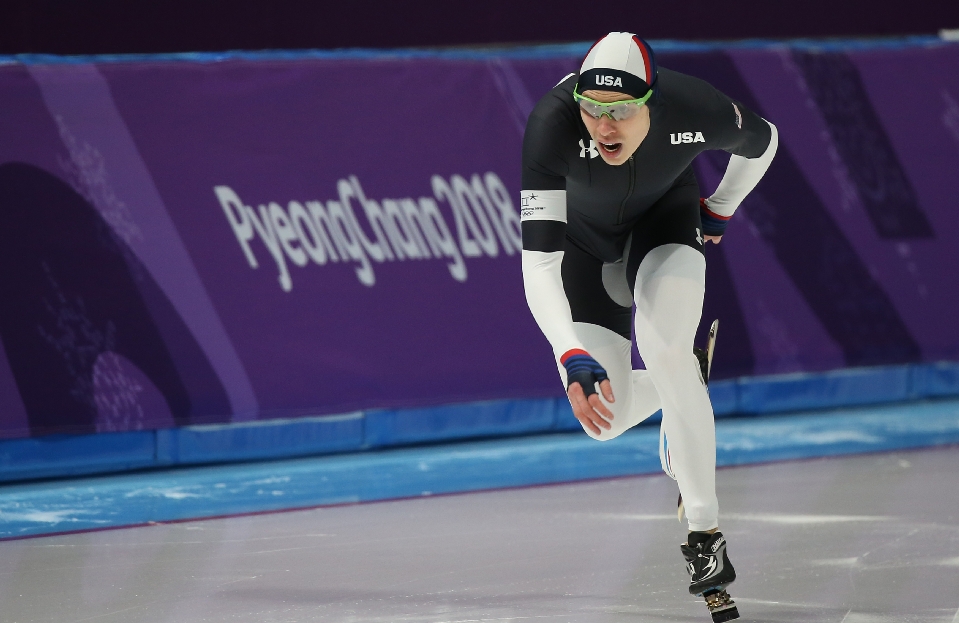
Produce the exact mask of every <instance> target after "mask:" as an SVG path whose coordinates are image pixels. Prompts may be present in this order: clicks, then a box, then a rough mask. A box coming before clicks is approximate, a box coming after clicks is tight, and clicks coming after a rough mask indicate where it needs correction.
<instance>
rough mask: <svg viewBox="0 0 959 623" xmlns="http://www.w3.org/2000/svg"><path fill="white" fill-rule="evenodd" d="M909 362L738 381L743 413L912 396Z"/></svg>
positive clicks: (856, 403)
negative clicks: (902, 364)
mask: <svg viewBox="0 0 959 623" xmlns="http://www.w3.org/2000/svg"><path fill="white" fill-rule="evenodd" d="M910 380H911V370H910V368H909V366H888V367H881V368H851V369H847V370H832V371H830V372H822V373H818V374H785V375H779V376H767V377H755V378H743V379H740V380H739V381H738V385H739V388H738V389H739V405H738V408H737V409H736V411H738V412H739V413H776V412H782V411H806V410H810V409H825V408H834V407H843V406H849V405H861V404H879V403H883V402H898V401H903V400H908V399H909V398H910V397H911V391H910Z"/></svg>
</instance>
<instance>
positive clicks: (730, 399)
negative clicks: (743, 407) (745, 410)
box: [709, 381, 739, 417]
mask: <svg viewBox="0 0 959 623" xmlns="http://www.w3.org/2000/svg"><path fill="white" fill-rule="evenodd" d="M709 400H710V402H712V403H713V413H715V414H716V416H717V417H721V416H724V415H729V414H731V413H736V412H737V411H738V410H739V385H738V384H737V383H736V381H710V383H709Z"/></svg>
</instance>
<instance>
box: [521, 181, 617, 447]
mask: <svg viewBox="0 0 959 623" xmlns="http://www.w3.org/2000/svg"><path fill="white" fill-rule="evenodd" d="M521 205H522V206H523V207H522V208H521V211H520V212H521V217H522V219H523V221H522V228H523V286H524V288H525V290H526V303H527V305H529V309H530V311H531V312H532V314H533V318H534V319H535V320H536V324H538V325H539V328H540V330H541V331H542V332H543V334H544V335H545V336H546V339H547V340H549V343H550V345H551V346H552V347H553V353H554V356H555V357H556V359H557V360H558V361H559V362H560V364H562V365H563V366H564V367H565V368H566V370H567V378H568V381H569V382H568V388H567V395H568V396H569V402H570V405H571V406H572V408H573V415H575V416H576V419H578V420H579V421H580V422H581V423H582V424H583V426H584V427H585V428H586V429H587V430H589V431H591V432H592V433H593V434H595V435H599V434H600V433H601V429H602V428H604V429H609V428H610V426H611V425H610V423H609V422H608V420H611V419H613V414H612V412H610V410H609V409H608V408H607V407H606V405H604V404H603V403H602V401H600V399H599V396H598V395H597V394H596V393H595V389H594V387H593V384H594V379H595V380H598V381H599V389H600V391H601V392H602V393H603V397H605V398H606V400H607V401H609V402H614V401H615V398H614V397H613V390H612V386H611V385H610V383H609V379H607V378H606V372H605V371H604V370H602V368H601V367H599V365H598V364H596V361H595V360H593V359H592V357H590V356H589V353H587V352H586V351H585V349H583V346H582V344H581V343H580V341H579V339H578V338H577V337H576V332H575V331H574V330H573V315H572V313H571V311H570V307H569V301H568V300H567V299H566V291H565V290H564V288H563V275H562V264H563V254H564V252H563V251H562V249H563V245H564V244H565V239H566V191H565V190H524V191H523V192H522V199H521ZM584 356H585V358H584ZM577 377H581V378H582V382H580V381H577V380H576V378H577ZM584 384H585V386H586V387H584Z"/></svg>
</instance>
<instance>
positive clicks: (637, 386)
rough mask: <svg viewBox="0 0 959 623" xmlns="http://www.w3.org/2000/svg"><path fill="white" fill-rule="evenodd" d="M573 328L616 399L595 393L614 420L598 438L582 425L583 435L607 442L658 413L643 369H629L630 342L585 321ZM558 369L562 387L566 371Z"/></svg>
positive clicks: (655, 394)
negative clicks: (603, 369) (597, 363)
mask: <svg viewBox="0 0 959 623" xmlns="http://www.w3.org/2000/svg"><path fill="white" fill-rule="evenodd" d="M573 328H574V330H575V331H576V337H577V338H579V340H580V342H582V344H583V345H584V347H585V348H586V350H587V352H589V354H590V355H591V356H592V357H593V358H594V359H595V360H596V361H597V362H599V364H600V365H601V366H603V368H605V369H606V374H608V375H609V382H610V385H611V386H612V389H613V397H614V399H615V401H614V402H608V401H607V400H605V399H604V398H603V396H602V393H599V394H598V396H599V398H600V400H602V402H603V404H604V405H605V406H606V408H608V409H609V410H610V411H611V412H612V413H613V419H612V421H610V428H609V429H608V430H607V429H600V433H599V434H598V435H597V434H596V433H594V432H592V431H590V430H589V429H587V428H586V427H585V426H584V427H583V430H585V431H586V434H588V435H589V436H590V437H592V438H593V439H598V440H599V441H608V440H609V439H613V438H615V437H618V436H619V435H621V434H622V433H623V432H625V431H626V430H628V429H630V428H632V427H633V426H636V425H637V424H639V423H640V422H642V421H643V420H645V419H646V418H648V417H649V416H650V415H652V414H653V413H655V412H656V411H658V410H659V394H657V393H656V388H655V387H654V385H653V383H652V379H651V378H649V375H648V374H646V371H645V370H635V371H634V370H633V369H632V357H631V352H630V351H631V344H630V341H629V340H627V339H626V338H624V337H623V336H621V335H619V334H618V333H615V332H613V331H610V330H609V329H606V328H603V327H601V326H599V325H595V324H590V323H586V322H576V323H574V324H573ZM558 369H559V373H560V377H561V378H562V379H563V386H564V387H565V386H566V369H565V368H563V366H558ZM637 372H638V373H641V374H637Z"/></svg>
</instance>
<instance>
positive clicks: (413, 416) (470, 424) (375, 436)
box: [365, 398, 557, 448]
mask: <svg viewBox="0 0 959 623" xmlns="http://www.w3.org/2000/svg"><path fill="white" fill-rule="evenodd" d="M556 418H557V408H556V400H555V399H552V398H547V399H529V400H490V401H486V402H475V403H469V404H459V405H444V406H440V407H427V408H423V409H396V410H379V411H370V412H367V414H366V432H365V442H366V445H367V446H368V447H371V448H380V447H384V446H397V445H405V444H411V443H422V442H427V441H445V440H451V439H463V438H468V437H487V436H496V435H517V434H523V433H530V432H542V431H547V430H551V429H553V428H554V427H555V424H556Z"/></svg>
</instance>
